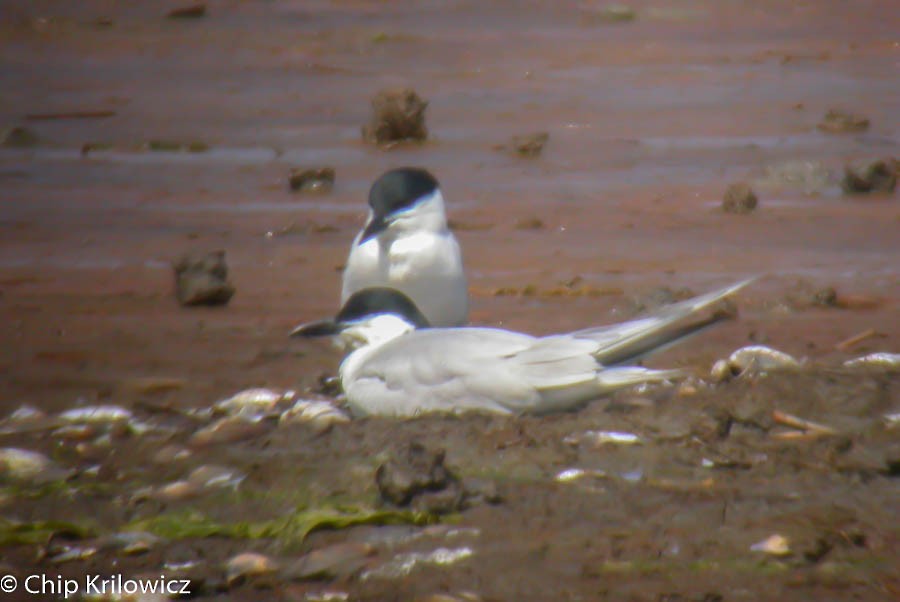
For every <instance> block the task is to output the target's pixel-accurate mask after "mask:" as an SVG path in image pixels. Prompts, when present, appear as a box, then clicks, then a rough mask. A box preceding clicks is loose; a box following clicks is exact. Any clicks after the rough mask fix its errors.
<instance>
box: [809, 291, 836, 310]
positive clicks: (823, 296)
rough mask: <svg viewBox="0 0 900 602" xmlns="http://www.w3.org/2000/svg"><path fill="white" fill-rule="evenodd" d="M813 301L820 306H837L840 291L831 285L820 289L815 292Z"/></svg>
mask: <svg viewBox="0 0 900 602" xmlns="http://www.w3.org/2000/svg"><path fill="white" fill-rule="evenodd" d="M812 302H813V305H818V306H820V307H837V305H838V293H837V291H836V290H835V289H834V287H831V286H828V287H825V288H822V289H819V290H817V291H816V292H815V293H813V297H812Z"/></svg>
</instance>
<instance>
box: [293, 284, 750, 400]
mask: <svg viewBox="0 0 900 602" xmlns="http://www.w3.org/2000/svg"><path fill="white" fill-rule="evenodd" d="M751 281H752V279H751V280H745V281H743V282H738V283H737V284H733V285H731V286H728V287H725V288H723V289H720V290H717V291H713V292H711V293H707V294H705V295H701V296H699V297H694V298H692V299H688V300H685V301H681V302H679V303H674V304H672V305H668V306H665V307H663V308H661V309H659V310H656V311H655V312H652V313H650V314H648V315H646V316H643V317H640V318H637V319H634V320H630V321H627V322H623V323H620V324H612V325H608V326H598V327H594V328H588V329H585V330H578V331H575V332H570V333H566V334H556V335H550V336H543V337H534V336H531V335H528V334H523V333H519V332H512V331H509V330H502V329H498V328H480V327H463V328H430V327H429V323H428V320H427V318H426V316H425V315H423V312H421V311H419V309H418V307H417V306H416V304H415V303H414V302H413V301H412V300H411V299H410V298H409V297H407V296H406V295H404V294H403V293H401V292H399V291H397V290H395V289H390V288H384V287H379V288H369V289H364V290H362V291H358V292H356V293H354V294H353V295H351V297H350V298H349V299H348V300H347V303H346V304H345V305H344V306H343V307H342V308H341V310H340V312H339V313H338V314H337V316H336V317H335V318H334V319H331V320H320V321H317V322H312V323H308V324H303V325H300V326H298V327H297V328H295V329H294V330H293V331H292V332H291V336H299V337H318V336H329V335H331V336H337V337H339V338H340V339H342V340H343V342H344V345H345V346H346V347H347V348H350V349H353V350H352V351H351V352H350V353H349V354H348V355H347V356H346V357H345V358H344V360H343V361H342V362H341V366H340V369H339V377H340V381H341V385H342V387H343V389H344V392H345V394H346V396H347V402H348V404H349V405H350V407H351V409H352V410H353V413H354V414H356V415H362V416H366V415H379V416H395V417H408V416H415V415H418V414H424V413H430V412H442V413H462V412H467V411H480V412H489V413H497V414H526V413H527V414H546V413H549V412H557V411H567V410H573V409H577V408H578V407H580V406H582V405H584V404H585V403H587V402H588V401H591V400H594V399H597V398H599V397H602V396H603V395H606V394H608V393H611V392H613V391H616V390H618V389H621V388H623V387H627V386H631V385H636V384H640V383H650V382H660V381H666V380H671V379H675V378H678V377H680V376H683V373H682V372H681V371H679V370H654V369H649V368H644V367H642V366H635V365H631V364H633V363H634V362H636V361H637V360H639V359H640V358H642V357H644V356H646V355H648V354H650V353H652V352H655V351H659V350H661V349H663V348H666V347H668V346H669V345H672V344H674V343H675V342H677V341H679V340H682V339H684V338H685V337H687V336H690V335H692V334H695V333H697V332H699V331H700V330H703V329H704V328H706V327H708V326H711V325H712V324H715V323H717V322H719V321H721V320H723V319H726V318H729V317H731V315H730V314H728V313H726V312H717V313H713V314H712V315H710V316H708V317H705V318H697V317H696V314H698V313H699V312H701V311H702V310H704V309H706V308H709V307H710V306H712V305H714V304H715V303H716V302H718V301H719V300H721V299H723V298H725V297H727V296H729V295H732V294H733V293H735V292H737V291H739V290H740V289H741V288H743V287H744V286H746V285H747V284H749V283H750V282H751ZM688 318H694V319H693V321H691V322H690V323H687V324H684V323H683V322H685V321H687V319H688Z"/></svg>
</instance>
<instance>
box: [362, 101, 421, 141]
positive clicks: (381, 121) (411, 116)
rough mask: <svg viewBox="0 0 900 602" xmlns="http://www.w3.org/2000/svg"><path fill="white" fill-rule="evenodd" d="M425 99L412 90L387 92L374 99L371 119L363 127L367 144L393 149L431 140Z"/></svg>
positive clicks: (363, 134)
mask: <svg viewBox="0 0 900 602" xmlns="http://www.w3.org/2000/svg"><path fill="white" fill-rule="evenodd" d="M426 108H428V101H426V100H423V99H422V98H421V97H420V96H419V95H418V94H416V91H415V90H413V89H412V88H403V89H387V90H382V91H380V92H378V94H376V95H375V97H374V98H373V99H372V116H371V118H370V120H369V123H368V124H366V125H364V126H363V127H362V137H363V140H364V141H365V142H369V143H371V144H376V145H379V146H392V145H395V144H398V143H400V142H407V141H412V142H423V141H425V139H427V138H428V128H427V127H426V126H425V109H426Z"/></svg>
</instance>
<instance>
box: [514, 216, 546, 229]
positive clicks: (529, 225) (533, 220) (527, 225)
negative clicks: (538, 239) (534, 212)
mask: <svg viewBox="0 0 900 602" xmlns="http://www.w3.org/2000/svg"><path fill="white" fill-rule="evenodd" d="M544 227H545V225H544V220H542V219H541V218H539V217H535V216H532V217H520V218H519V219H517V220H516V224H515V228H516V230H543V229H544Z"/></svg>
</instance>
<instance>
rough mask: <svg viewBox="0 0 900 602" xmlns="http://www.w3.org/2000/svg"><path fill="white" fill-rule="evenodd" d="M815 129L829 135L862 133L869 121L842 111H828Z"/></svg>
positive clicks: (867, 127)
mask: <svg viewBox="0 0 900 602" xmlns="http://www.w3.org/2000/svg"><path fill="white" fill-rule="evenodd" d="M816 127H818V128H819V129H820V130H822V131H823V132H827V133H829V134H844V133H847V132H864V131H865V130H867V129H869V120H868V119H867V118H866V117H863V116H862V115H856V114H854V113H850V112H848V111H844V110H842V109H829V110H828V112H827V113H825V117H823V118H822V121H820V122H819V125H817V126H816Z"/></svg>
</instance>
